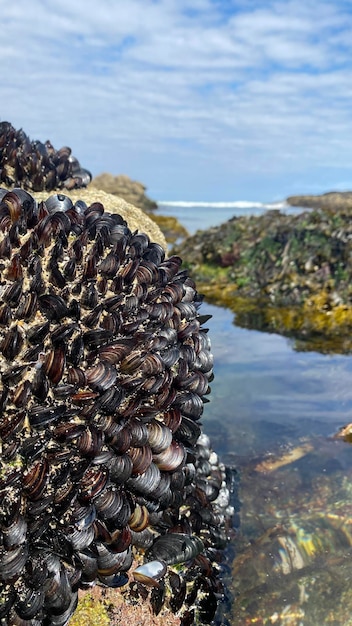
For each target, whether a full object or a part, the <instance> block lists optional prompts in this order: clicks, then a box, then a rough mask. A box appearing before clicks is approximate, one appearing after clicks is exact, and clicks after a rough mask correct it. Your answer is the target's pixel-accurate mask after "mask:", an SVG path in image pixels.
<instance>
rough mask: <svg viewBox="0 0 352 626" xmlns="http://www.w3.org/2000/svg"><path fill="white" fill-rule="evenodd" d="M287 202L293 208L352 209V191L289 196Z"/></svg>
mask: <svg viewBox="0 0 352 626" xmlns="http://www.w3.org/2000/svg"><path fill="white" fill-rule="evenodd" d="M286 202H287V203H288V204H290V205H291V206H301V207H307V208H312V209H329V210H332V211H339V210H341V209H352V191H329V192H328V193H323V194H321V195H317V196H289V197H288V198H286Z"/></svg>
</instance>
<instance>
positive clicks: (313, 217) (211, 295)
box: [172, 210, 352, 337]
mask: <svg viewBox="0 0 352 626" xmlns="http://www.w3.org/2000/svg"><path fill="white" fill-rule="evenodd" d="M172 252H173V253H174V254H177V255H180V256H182V258H183V259H184V260H185V261H186V264H187V265H188V267H189V270H190V272H191V275H192V277H193V278H194V279H195V280H196V281H197V285H198V288H199V291H200V292H201V293H204V294H205V296H206V297H207V299H208V300H209V301H211V302H215V303H216V304H220V305H222V306H227V307H229V308H231V309H232V310H233V311H235V312H236V323H238V321H239V320H240V317H241V319H242V320H245V321H243V325H247V326H251V327H256V328H260V329H263V330H269V331H274V332H281V333H283V334H292V335H294V336H295V337H302V336H307V335H308V334H309V333H312V332H313V333H318V334H320V335H324V334H325V335H326V334H327V335H330V336H331V335H336V333H340V332H342V331H341V329H342V328H344V330H347V332H348V334H349V335H350V334H351V331H352V287H351V285H352V223H351V220H350V217H349V216H348V215H346V214H343V213H340V212H330V213H329V212H328V211H322V210H320V211H306V212H302V213H301V214H298V215H283V214H281V213H280V212H278V211H267V212H266V213H264V214H263V215H260V216H256V217H255V216H252V217H237V218H232V219H231V220H229V221H228V222H226V223H224V224H222V225H221V226H218V227H215V228H210V229H209V230H207V231H198V232H197V233H196V234H195V235H194V236H192V237H189V238H188V239H186V240H185V241H184V242H183V243H182V244H181V245H178V246H174V248H173V250H172ZM247 313H248V315H247ZM250 319H251V320H252V322H250Z"/></svg>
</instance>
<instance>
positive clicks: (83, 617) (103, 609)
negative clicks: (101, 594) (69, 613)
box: [69, 593, 110, 626]
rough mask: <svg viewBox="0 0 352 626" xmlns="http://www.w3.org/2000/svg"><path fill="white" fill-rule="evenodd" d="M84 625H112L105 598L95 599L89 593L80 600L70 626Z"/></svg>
mask: <svg viewBox="0 0 352 626" xmlns="http://www.w3.org/2000/svg"><path fill="white" fill-rule="evenodd" d="M83 624H84V626H109V625H110V617H109V613H108V604H107V603H106V602H105V601H104V599H103V598H100V599H97V598H93V597H92V595H91V594H90V593H87V594H85V595H84V596H83V597H82V598H81V599H80V600H79V602H78V606H77V609H76V611H75V614H74V616H73V617H72V618H71V620H70V622H69V626H82V625H83Z"/></svg>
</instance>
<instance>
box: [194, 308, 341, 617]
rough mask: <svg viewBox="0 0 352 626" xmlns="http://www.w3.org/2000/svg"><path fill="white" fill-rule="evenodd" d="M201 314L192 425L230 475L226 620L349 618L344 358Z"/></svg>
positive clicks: (220, 312) (226, 316) (225, 317)
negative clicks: (200, 399)
mask: <svg viewBox="0 0 352 626" xmlns="http://www.w3.org/2000/svg"><path fill="white" fill-rule="evenodd" d="M202 312H203V313H204V314H207V313H211V314H212V315H213V318H212V319H211V320H210V321H209V322H208V325H209V327H210V332H211V338H212V344H213V351H214V356H215V380H214V382H213V383H212V394H211V401H210V403H209V404H207V405H206V407H205V412H204V416H203V424H204V428H205V430H206V431H207V432H208V433H209V434H210V435H211V438H212V441H213V443H214V446H215V448H216V450H217V451H218V452H219V453H220V454H221V456H222V458H223V459H224V460H225V461H227V462H228V463H231V464H232V465H234V466H236V467H237V468H238V470H239V472H240V477H241V478H240V500H241V501H242V508H241V514H240V517H241V528H240V532H239V534H238V535H237V538H236V539H235V541H234V542H233V548H234V550H235V553H236V556H235V559H234V561H233V563H232V566H231V571H230V572H229V576H228V578H229V585H230V587H231V593H233V595H234V602H233V605H232V607H231V609H228V615H227V619H228V623H229V624H236V625H238V624H241V626H242V625H244V626H245V625H247V624H268V625H269V624H276V625H277V626H281V625H285V626H286V625H287V624H290V625H294V626H296V625H297V626H298V625H303V626H319V625H320V624H334V625H335V626H346V625H347V624H351V623H352V617H350V615H351V616H352V606H351V605H352V600H351V599H350V594H349V588H348V587H349V583H348V581H349V580H350V579H351V577H352V559H351V556H352V555H351V552H352V550H351V544H352V498H351V496H352V449H351V447H350V446H349V445H348V444H346V443H343V442H341V441H339V440H336V439H335V438H333V435H334V433H336V432H337V431H338V429H339V428H340V427H341V426H342V425H344V424H346V423H347V422H349V421H352V385H351V380H352V376H351V369H352V359H351V357H349V356H343V355H338V354H334V355H328V354H321V353H316V352H296V351H294V350H293V349H292V344H290V342H289V340H288V339H286V338H284V337H282V336H279V335H275V334H265V333H260V332H257V331H254V330H247V329H243V328H238V327H236V326H234V325H233V323H232V322H233V314H232V313H231V311H226V310H224V309H221V308H218V307H215V306H210V305H204V306H203V311H202ZM268 454H269V455H270V456H269V457H267V455H268ZM290 455H291V456H290ZM292 455H293V456H292ZM295 455H296V456H295ZM268 459H269V461H276V460H277V459H279V461H280V463H279V464H277V465H275V463H272V465H270V463H267V460H268ZM263 460H266V461H265V462H266V463H267V464H265V463H264V464H263ZM221 619H222V620H223V621H222V622H221V623H225V622H226V619H225V618H223V617H222V618H221ZM219 623H220V622H219Z"/></svg>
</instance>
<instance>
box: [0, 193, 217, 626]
mask: <svg viewBox="0 0 352 626" xmlns="http://www.w3.org/2000/svg"><path fill="white" fill-rule="evenodd" d="M0 290H1V298H0V376H1V388H0V446H1V450H0V624H11V625H16V624H18V625H24V624H26V625H27V624H32V625H41V624H44V625H45V624H47V625H49V624H51V625H56V626H62V625H64V624H66V623H67V622H68V620H69V618H70V616H71V615H72V614H73V612H74V610H75V607H76V603H77V590H78V589H79V588H88V587H90V586H92V585H94V584H95V583H96V582H98V583H100V584H102V585H106V586H109V587H118V586H122V585H124V584H126V583H127V580H128V579H127V574H126V572H127V571H128V570H130V568H131V564H132V559H133V557H136V556H137V557H138V558H139V561H140V562H143V561H145V562H146V565H142V568H143V567H144V568H145V567H146V568H147V570H145V569H144V570H143V569H141V568H140V569H139V570H138V568H137V569H136V574H135V580H136V581H138V582H136V583H133V584H134V585H137V591H136V590H135V591H134V593H137V594H138V587H139V586H141V587H143V585H141V581H142V582H144V583H146V584H148V580H149V582H150V580H151V581H152V584H153V587H154V590H153V593H154V605H155V610H156V611H157V610H158V607H159V610H160V606H161V605H162V604H163V602H164V601H166V599H167V598H168V602H169V605H170V607H171V608H172V610H173V611H180V609H181V607H183V614H184V617H183V618H182V619H183V620H184V622H183V623H184V624H191V623H192V621H193V617H194V615H195V614H196V613H197V611H198V612H199V614H200V615H201V616H202V622H203V623H205V622H206V620H207V619H208V618H209V619H211V618H212V615H213V614H214V611H215V608H216V601H217V598H218V597H219V594H220V591H221V590H220V587H219V580H218V576H217V567H216V565H215V564H214V563H215V561H216V560H217V551H218V549H219V548H222V547H223V545H224V542H225V541H226V516H227V514H228V510H229V507H228V505H229V498H228V495H229V494H228V491H227V488H226V484H225V474H224V468H223V467H222V466H221V465H220V464H219V462H218V460H217V457H216V455H214V453H212V452H211V450H210V446H209V442H208V441H207V438H206V437H205V436H204V435H202V434H201V428H200V425H199V419H200V417H201V414H202V411H203V403H204V401H205V397H204V396H205V395H206V394H207V393H208V392H209V381H210V380H211V378H212V366H213V360H212V355H211V352H210V343H209V339H208V336H207V331H206V329H203V328H202V324H204V322H205V321H206V319H207V318H204V317H202V316H200V315H199V312H198V308H199V305H200V302H201V298H200V297H199V295H198V293H197V291H196V289H195V285H194V283H193V281H192V280H191V279H190V278H189V277H188V275H187V272H186V271H184V270H182V269H181V259H180V258H179V257H176V256H173V257H170V258H168V259H165V254H164V251H163V249H162V247H161V246H160V245H159V244H156V243H153V242H151V241H150V240H149V238H148V236H146V235H145V234H142V233H138V232H134V233H133V232H131V231H130V230H129V229H128V227H127V225H126V222H125V221H124V220H123V219H122V217H121V216H119V215H116V214H110V213H108V212H105V211H104V207H103V205H102V204H100V203H98V202H96V203H94V204H92V205H90V206H87V205H86V204H85V203H84V202H83V201H81V200H78V201H77V202H76V203H75V204H73V203H72V201H71V200H70V199H69V198H68V197H67V196H64V195H61V194H58V195H53V196H49V197H48V199H47V200H46V201H45V202H41V203H40V204H37V203H36V201H35V200H34V198H33V197H32V196H31V195H30V194H29V193H28V192H27V191H25V190H23V189H19V188H18V189H13V190H12V191H8V190H6V189H0ZM180 562H187V567H186V568H185V569H184V571H183V573H181V572H177V571H175V570H173V569H172V566H173V565H175V564H177V563H180ZM153 568H154V569H153ZM153 572H155V574H153ZM158 578H161V581H160V582H156V581H157V579H158ZM165 580H167V581H168V582H167V584H166V583H165ZM153 581H154V582H153Z"/></svg>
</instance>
